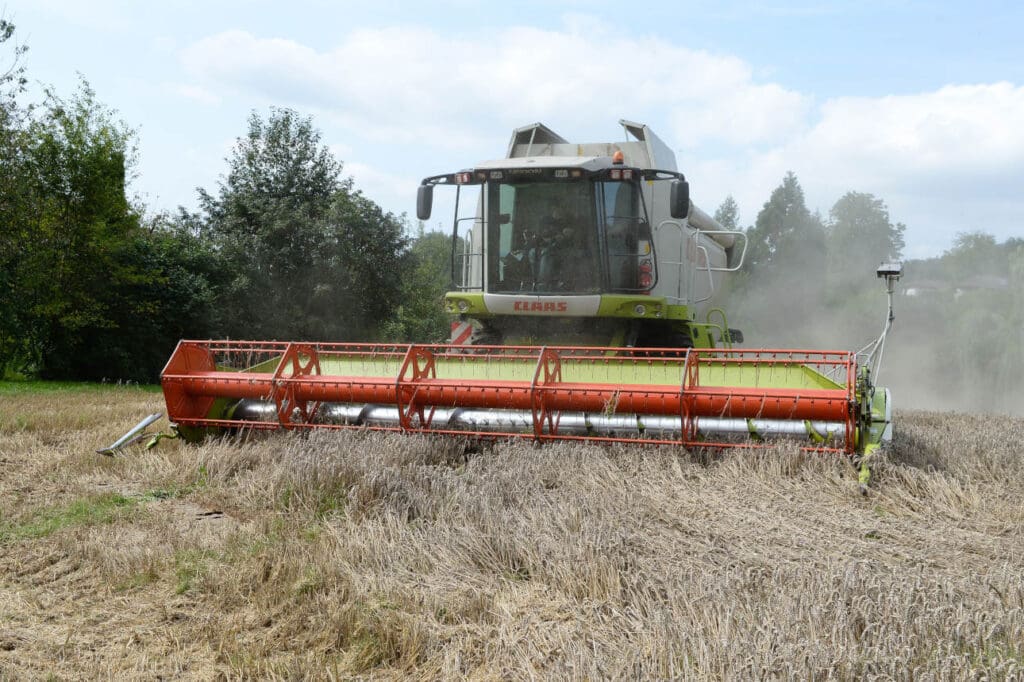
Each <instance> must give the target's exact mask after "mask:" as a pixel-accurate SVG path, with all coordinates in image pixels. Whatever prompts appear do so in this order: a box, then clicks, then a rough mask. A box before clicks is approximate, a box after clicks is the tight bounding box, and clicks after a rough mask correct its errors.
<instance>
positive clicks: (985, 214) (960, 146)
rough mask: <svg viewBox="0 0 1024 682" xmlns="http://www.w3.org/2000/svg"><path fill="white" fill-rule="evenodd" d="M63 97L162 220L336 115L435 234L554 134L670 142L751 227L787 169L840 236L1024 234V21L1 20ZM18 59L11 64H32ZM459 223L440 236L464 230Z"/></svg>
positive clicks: (475, 8)
mask: <svg viewBox="0 0 1024 682" xmlns="http://www.w3.org/2000/svg"><path fill="white" fill-rule="evenodd" d="M0 14H2V15H3V16H4V17H5V18H6V19H8V20H9V21H12V22H13V23H14V24H15V25H16V26H17V29H18V33H17V37H18V40H19V42H21V43H23V44H25V45H27V46H28V48H29V52H28V53H27V54H26V56H25V60H24V63H25V66H26V67H27V70H28V75H29V77H30V79H31V80H32V81H33V84H34V93H35V95H34V96H36V97H38V96H39V95H38V93H39V92H40V91H41V89H42V86H44V85H49V86H52V87H53V88H55V90H56V92H57V93H58V94H60V95H61V96H64V97H67V96H70V95H72V94H73V93H74V92H75V90H76V88H77V87H78V81H79V78H80V77H84V78H85V79H86V80H88V82H89V84H90V85H91V87H92V88H93V89H94V90H95V92H96V97H97V99H98V100H99V101H100V102H102V103H103V104H105V105H106V106H108V107H110V108H111V109H113V110H115V111H116V113H117V116H118V117H119V118H120V119H121V120H123V121H124V122H125V123H127V124H128V125H129V126H130V127H132V128H133V129H135V130H136V131H137V136H138V151H139V158H138V165H137V167H136V177H135V179H134V181H133V183H132V189H133V191H134V192H135V193H136V195H137V197H138V199H139V200H140V201H141V203H142V204H144V205H145V206H146V208H147V211H148V212H149V213H156V212H159V211H173V210H175V209H176V207H178V206H184V207H185V208H186V209H189V210H195V209H196V207H197V196H198V194H197V191H196V190H197V188H198V187H202V188H205V189H207V190H209V191H211V192H215V190H216V187H217V182H218V179H219V178H220V177H221V176H222V175H223V174H224V173H225V172H226V169H227V164H226V161H225V159H226V157H227V156H228V155H229V154H230V151H231V148H232V145H233V144H234V142H235V140H236V139H237V138H238V137H239V136H242V135H244V134H245V132H246V130H247V119H248V117H249V116H250V114H251V113H252V112H254V111H255V112H257V113H258V114H260V115H261V116H266V115H267V113H268V112H269V111H270V108H271V107H288V108H292V109H294V110H296V111H298V112H300V113H301V114H303V115H308V116H310V117H312V120H313V123H314V125H315V126H316V127H317V128H318V129H319V130H320V131H321V132H322V135H323V137H322V139H323V141H324V143H326V144H327V145H329V147H330V148H331V150H332V151H333V152H334V153H335V155H336V156H337V158H338V159H340V160H341V161H343V162H344V164H345V167H344V168H345V169H344V174H345V175H346V176H350V177H352V178H353V181H354V183H355V186H356V187H357V188H358V189H360V190H362V191H363V192H364V193H365V194H366V195H367V196H368V197H369V198H371V199H373V200H374V201H376V202H377V203H378V204H380V205H381V206H382V207H383V208H384V209H385V210H388V211H391V212H393V213H395V214H401V213H405V214H407V215H408V216H409V218H410V222H412V221H413V220H414V216H415V197H416V187H417V185H418V184H419V182H420V180H421V179H422V178H424V177H427V176H430V175H436V174H439V173H447V172H452V171H455V170H459V169H462V168H467V167H471V166H472V165H473V164H474V163H476V162H477V161H482V160H486V159H494V158H500V157H501V156H503V155H504V153H505V150H506V148H507V145H508V140H509V136H510V134H511V132H512V130H513V129H514V128H517V127H520V126H524V125H528V124H530V123H533V122H536V121H540V122H543V123H544V124H546V125H547V126H548V127H550V128H552V129H553V130H555V131H556V132H558V133H559V134H560V135H562V137H564V138H566V139H568V140H570V141H572V142H605V141H617V140H623V139H625V138H624V133H623V131H622V128H621V127H620V126H619V125H618V121H619V119H629V120H632V121H638V122H642V123H646V124H648V125H650V126H651V128H652V129H653V130H654V131H655V133H656V134H657V135H658V136H660V137H661V138H662V139H663V140H665V142H666V143H668V145H669V146H670V147H671V148H672V149H674V150H675V151H676V157H677V164H678V166H679V169H680V170H681V171H683V172H684V173H685V174H686V176H687V179H688V180H689V181H690V186H691V193H692V196H693V199H694V201H695V202H696V203H697V204H698V205H699V206H701V207H702V208H704V209H705V210H706V211H708V212H709V213H710V212H713V211H714V210H715V208H716V207H717V206H718V205H719V204H720V203H721V202H722V200H723V199H725V197H726V196H729V195H731V196H733V197H734V198H735V199H736V201H737V202H738V204H739V207H740V221H741V224H742V225H749V224H752V223H753V222H754V220H755V219H756V216H757V212H758V211H759V210H760V208H761V206H762V205H763V204H764V202H765V201H766V200H767V198H768V196H769V195H770V194H771V191H772V189H774V188H775V187H776V186H778V185H779V184H780V183H781V181H782V178H783V176H784V175H785V174H786V172H787V171H793V172H794V173H795V174H796V175H797V178H798V179H799V181H800V183H801V185H802V186H803V188H804V191H805V194H806V198H807V204H808V207H809V208H810V209H811V210H818V211H820V212H821V214H822V216H823V217H826V218H827V216H828V212H829V209H830V208H831V206H832V205H833V204H834V203H835V201H836V200H837V199H839V198H840V197H841V196H842V195H843V194H845V193H846V192H847V191H851V190H852V191H858V192H868V193H871V194H874V195H875V196H876V197H878V198H880V199H882V200H883V201H884V202H885V203H886V205H887V206H888V208H889V212H890V217H891V219H892V220H893V221H894V222H901V223H904V224H905V225H906V242H907V246H906V249H905V252H904V255H905V256H906V257H908V258H926V257H932V256H937V255H941V254H942V253H943V252H944V251H945V250H947V249H949V248H950V247H951V246H952V245H953V243H954V240H955V238H956V235H957V234H958V233H963V232H973V231H984V232H988V233H990V234H993V235H995V236H996V237H997V238H998V239H999V240H1000V241H1002V240H1005V239H1007V238H1009V237H1022V236H1024V191H1022V189H1024V40H1021V38H1020V35H1019V34H1020V33H1021V30H1022V29H1024V3H1017V2H996V1H986V0H981V1H977V2H962V3H960V2H957V3H943V2H923V1H921V2H919V1H915V0H902V1H901V0H893V1H891V2H880V1H876V0H859V1H856V2H846V1H838V0H837V1H830V0H819V1H818V2H803V1H799V0H792V1H778V2H744V1H741V0H736V1H729V0H724V1H722V2H715V1H712V0H707V1H704V0H699V1H690V2H687V1H685V0H676V1H674V2H672V1H670V2H654V1H651V2H647V3H642V4H641V5H635V4H633V3H624V2H622V1H621V0H620V1H618V2H610V1H605V0H586V1H585V2H584V1H581V0H547V1H544V2H540V1H538V2H529V1H524V2H506V3H498V2H480V1H476V2H474V1H470V0H433V1H432V2H430V3H419V2H397V1H394V0H376V1H375V2H366V1H363V2H349V1H347V0H342V1H328V0H293V1H292V2H289V3H283V2H279V1H277V2H269V1H263V0H249V1H245V2H243V1H242V0H225V1H222V2H218V1H217V0H202V1H200V0H195V1H193V0H164V1H163V2H160V3H150V2H141V1H139V2H127V1H118V0H90V2H87V3H85V2H81V1H80V0H0ZM9 58H10V55H9V53H0V66H3V65H5V64H7V63H9ZM438 213H439V211H435V215H434V216H433V217H432V219H431V224H430V225H429V227H430V228H431V229H441V228H443V229H447V226H448V224H449V221H448V220H447V219H445V218H444V217H443V216H439V215H438Z"/></svg>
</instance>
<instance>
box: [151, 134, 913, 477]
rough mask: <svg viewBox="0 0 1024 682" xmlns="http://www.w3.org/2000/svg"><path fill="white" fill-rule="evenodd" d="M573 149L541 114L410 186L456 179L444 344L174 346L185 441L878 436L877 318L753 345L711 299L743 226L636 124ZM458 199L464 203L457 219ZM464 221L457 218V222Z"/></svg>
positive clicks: (172, 397)
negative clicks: (459, 165) (458, 164)
mask: <svg viewBox="0 0 1024 682" xmlns="http://www.w3.org/2000/svg"><path fill="white" fill-rule="evenodd" d="M622 125H623V126H624V128H625V130H626V133H627V135H629V136H632V137H633V138H634V139H633V140H628V141H624V142H619V143H595V144H571V143H569V142H567V141H565V140H564V139H562V138H561V137H559V136H558V135H556V134H555V133H553V132H552V131H551V130H550V129H548V128H546V127H545V126H543V125H541V124H539V123H538V124H534V125H532V126H527V127H525V128H520V129H518V130H516V131H515V132H514V133H513V137H512V141H511V143H510V145H509V152H508V155H507V158H505V159H501V160H498V161H489V162H483V163H480V164H478V165H477V166H475V167H474V168H472V169H469V170H464V171H459V172H457V173H452V174H449V175H438V176H432V177H429V178H426V179H425V180H424V181H423V183H422V184H421V186H420V190H419V195H418V197H417V214H418V216H419V218H420V219H422V220H427V219H428V218H429V217H430V213H431V206H432V203H433V191H434V188H435V187H437V186H452V187H454V188H455V210H454V215H455V218H454V220H453V225H452V271H453V280H454V286H453V290H452V291H450V292H449V293H448V294H447V295H446V306H447V310H448V311H449V312H450V313H452V315H453V318H454V319H453V324H452V338H451V342H450V343H447V344H348V343H310V342H294V343H287V342H259V341H210V340H207V341H181V342H180V343H179V344H178V346H177V348H176V350H175V351H174V354H173V355H172V356H171V358H170V360H169V361H168V363H167V366H166V367H165V368H164V371H163V374H162V379H161V380H162V383H163V388H164V395H165V398H166V402H167V411H168V419H169V420H170V421H172V422H173V423H175V424H176V425H177V429H178V432H179V433H180V434H181V435H182V436H183V437H184V438H186V439H188V440H198V439H201V438H202V437H204V436H205V435H206V434H208V433H210V432H218V431H222V430H225V429H229V430H231V429H253V430H273V429H282V428H284V429H292V430H307V429H352V428H368V429H379V430H388V431H400V432H405V433H432V434H442V435H456V436H463V437H466V436H468V437H475V438H525V439H532V440H536V441H540V442H545V441H553V440H587V441H597V442H634V443H640V442H642V443H650V444H675V445H682V446H685V447H741V448H751V447H762V446H764V444H765V443H767V442H770V441H771V440H774V439H775V438H779V437H786V438H797V439H800V440H801V441H802V442H803V443H804V446H805V447H807V448H809V449H812V450H816V451H821V452H829V453H837V454H843V455H846V456H850V457H852V458H854V459H855V460H856V461H857V462H858V463H859V465H860V466H861V482H862V484H865V485H866V483H867V478H868V476H869V468H868V466H869V461H870V459H871V457H872V454H873V452H874V451H875V450H876V449H877V448H878V447H880V446H881V445H882V444H883V443H885V442H886V441H888V440H889V439H890V438H891V435H892V429H891V421H892V420H891V414H892V410H891V400H890V396H889V391H888V390H887V389H885V388H881V387H876V386H875V385H874V376H875V374H876V373H877V369H878V363H879V362H880V360H881V354H882V348H883V346H884V340H885V336H886V333H887V332H888V329H889V325H890V324H891V321H892V292H893V285H894V283H895V281H896V280H898V279H899V276H900V268H899V265H898V264H887V265H884V266H883V267H882V268H880V269H879V271H878V276H879V277H884V278H885V279H886V282H887V285H888V291H889V313H888V317H887V319H886V325H885V328H884V329H883V332H882V335H881V336H880V337H879V338H878V340H877V341H876V342H874V343H873V344H871V345H870V346H869V347H867V348H865V349H864V350H863V351H861V353H853V352H850V351H817V350H784V349H778V350H764V349H758V350H751V349H740V348H736V347H734V344H738V343H741V342H742V341H743V335H742V333H741V332H740V331H739V330H737V329H730V328H729V326H728V323H727V320H726V315H725V313H724V312H723V311H722V310H721V309H719V308H713V307H711V303H710V301H711V299H712V297H713V295H714V294H715V292H716V290H718V289H719V288H720V284H721V278H722V277H723V276H724V275H725V274H726V273H728V272H733V271H736V270H738V269H739V268H740V267H741V266H742V262H743V258H744V255H745V252H746V235H745V234H744V233H743V232H740V231H731V230H726V229H724V228H723V227H722V226H721V225H720V224H718V223H717V222H716V221H714V220H713V219H712V218H711V217H709V216H708V215H707V214H706V213H704V212H703V211H701V210H700V209H698V208H697V207H696V206H695V205H693V204H692V202H691V201H690V195H689V194H690V193H689V184H688V183H687V181H686V179H685V178H684V177H683V175H682V174H681V173H679V172H677V171H676V169H675V168H676V167H675V157H674V155H673V154H672V153H671V151H670V150H669V148H668V147H667V146H666V145H665V144H664V143H663V142H662V141H661V140H660V139H658V138H657V137H656V136H655V135H654V133H653V132H651V130H650V129H649V128H648V127H647V126H645V125H642V124H636V123H631V122H629V121H622ZM467 206H469V207H470V208H469V209H467V210H465V211H463V209H465V208H466V207H467ZM463 213H465V215H463Z"/></svg>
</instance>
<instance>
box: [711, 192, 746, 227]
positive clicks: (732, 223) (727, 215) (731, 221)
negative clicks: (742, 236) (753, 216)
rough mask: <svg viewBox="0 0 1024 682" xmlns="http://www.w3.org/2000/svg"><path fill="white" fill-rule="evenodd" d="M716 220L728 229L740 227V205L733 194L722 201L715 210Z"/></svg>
mask: <svg viewBox="0 0 1024 682" xmlns="http://www.w3.org/2000/svg"><path fill="white" fill-rule="evenodd" d="M715 220H716V221H717V222H718V223H719V224H720V225H721V226H722V227H724V228H725V229H727V230H738V229H740V228H739V225H740V207H739V204H737V203H736V200H735V199H733V198H732V195H731V194H730V195H729V196H727V197H726V198H725V200H724V201H722V204H721V205H720V206H719V207H718V209H717V210H716V211H715Z"/></svg>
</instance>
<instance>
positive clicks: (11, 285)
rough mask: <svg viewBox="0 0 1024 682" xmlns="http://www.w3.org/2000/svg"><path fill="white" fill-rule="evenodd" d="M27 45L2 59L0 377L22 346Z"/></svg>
mask: <svg viewBox="0 0 1024 682" xmlns="http://www.w3.org/2000/svg"><path fill="white" fill-rule="evenodd" d="M14 35H15V29H14V24H12V23H10V22H8V21H6V20H5V19H2V18H0V48H4V46H5V44H6V45H10V44H11V41H12V40H13V39H14ZM24 53H25V48H24V46H18V45H15V46H14V47H13V50H12V51H11V56H10V59H9V63H6V64H5V60H2V59H0V377H2V376H3V375H4V373H5V371H6V369H7V366H8V364H10V363H11V362H12V360H13V357H14V355H16V354H17V352H18V351H17V349H18V348H19V347H20V346H21V338H20V335H19V334H18V321H19V319H20V317H21V305H20V304H19V302H18V300H17V297H16V295H15V282H16V279H15V270H16V268H17V265H18V263H19V261H20V260H21V258H22V253H21V249H22V248H23V245H24V242H25V239H24V234H25V231H26V213H27V211H26V204H27V202H28V192H29V176H28V172H27V168H26V165H25V144H26V136H25V131H24V121H25V117H26V116H27V115H28V108H27V107H23V106H21V105H20V103H19V102H18V97H19V96H20V95H21V94H22V93H23V92H24V91H25V84H26V82H27V79H26V78H25V68H24V65H23V64H21V61H20V59H21V56H22V55H23V54H24Z"/></svg>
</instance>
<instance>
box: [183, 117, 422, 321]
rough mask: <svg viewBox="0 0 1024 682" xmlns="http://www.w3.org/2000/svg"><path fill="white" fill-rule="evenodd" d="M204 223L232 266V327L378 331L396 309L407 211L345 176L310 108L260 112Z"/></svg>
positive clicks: (228, 297) (228, 309)
mask: <svg viewBox="0 0 1024 682" xmlns="http://www.w3.org/2000/svg"><path fill="white" fill-rule="evenodd" d="M228 166H229V168H228V172H227V174H226V176H224V178H223V179H222V180H221V182H220V183H219V191H218V194H217V196H213V195H210V194H209V193H207V192H205V191H204V190H200V202H201V205H202V209H203V212H204V214H205V215H204V216H203V218H202V219H201V220H200V222H201V225H202V227H201V228H200V232H201V233H202V234H203V235H204V236H206V237H208V238H209V239H211V240H212V241H213V243H214V244H215V245H216V247H217V249H218V250H219V251H220V252H221V254H222V255H223V258H224V262H225V264H226V266H227V267H228V268H229V269H230V272H231V277H230V283H229V284H228V286H227V287H226V290H225V291H224V293H223V294H222V296H221V305H222V308H223V310H224V325H225V329H224V331H225V332H226V333H227V334H229V335H231V336H235V337H246V338H253V337H257V338H307V339H327V340H354V339H364V338H370V337H373V336H374V335H375V334H376V333H377V329H378V327H379V325H380V324H381V323H382V322H383V321H384V320H386V319H387V318H388V317H390V316H391V315H392V314H393V311H394V309H395V307H396V304H397V301H398V296H399V291H400V282H399V275H398V273H400V272H401V267H402V254H403V251H404V249H405V246H406V240H405V237H404V234H403V225H402V222H401V219H400V218H397V217H395V216H393V215H392V214H390V213H385V212H384V211H382V210H381V209H380V207H378V206H377V205H376V204H374V203H373V202H372V201H370V200H369V199H367V198H366V197H365V196H363V195H362V194H361V193H360V192H358V191H355V190H354V189H353V187H352V182H351V180H341V179H340V175H341V170H342V164H341V162H340V161H338V160H336V159H335V158H334V156H333V154H332V153H331V152H330V150H329V149H328V148H327V147H326V146H325V145H323V144H322V142H321V135H320V132H319V131H317V130H316V129H315V128H314V127H313V124H312V120H311V119H310V118H308V117H302V116H299V115H298V114H297V113H295V112H294V111H291V110H289V109H272V110H271V112H270V115H269V116H268V118H267V119H266V120H263V119H262V118H261V117H260V116H259V115H257V114H255V113H253V114H252V115H251V116H250V118H249V130H248V133H247V135H246V136H245V137H242V138H239V139H238V141H237V143H236V145H235V148H234V149H233V151H232V154H231V156H230V157H229V158H228Z"/></svg>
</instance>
